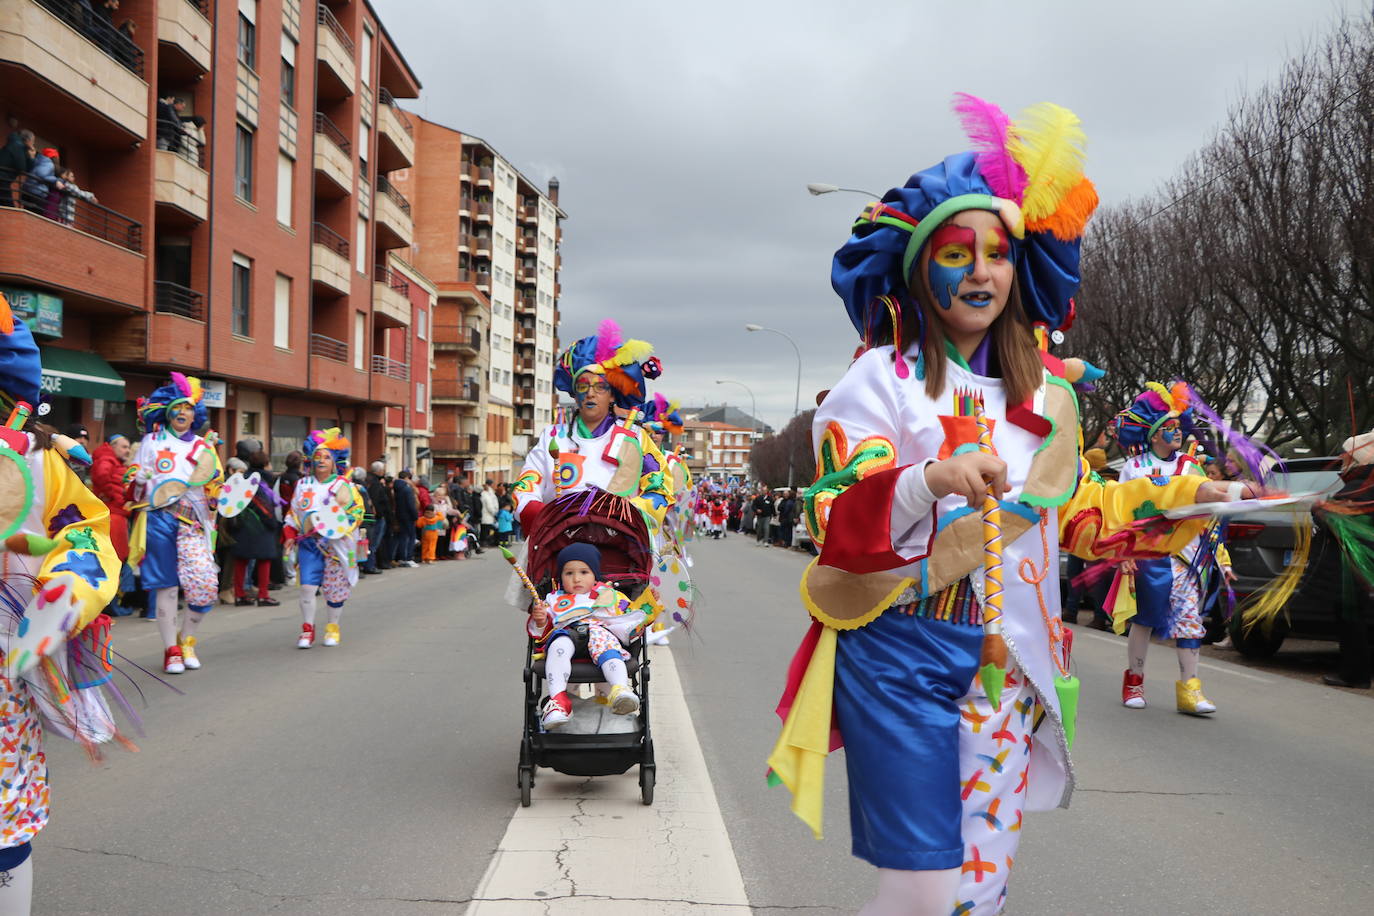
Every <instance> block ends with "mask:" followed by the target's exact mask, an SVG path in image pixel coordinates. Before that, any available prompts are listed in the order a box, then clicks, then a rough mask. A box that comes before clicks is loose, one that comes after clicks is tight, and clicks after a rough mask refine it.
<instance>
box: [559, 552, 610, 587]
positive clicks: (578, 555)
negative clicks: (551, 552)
mask: <svg viewBox="0 0 1374 916" xmlns="http://www.w3.org/2000/svg"><path fill="white" fill-rule="evenodd" d="M573 560H581V561H582V562H583V563H586V564H587V566H588V567H589V568H590V569H591V571H592V575H593V576H595V577H596V579H597V581H598V582H599V581H601V551H599V550H597V549H596V548H595V547H593V546H592V545H591V544H569V545H568V546H567V547H564V548H563V549H562V550H560V551H558V561H557V562H556V563H555V564H554V568H555V569H556V570H557V572H556V573H555V575H557V576H558V577H559V578H562V576H563V567H564V566H566V565H567V564H568V563H570V562H572V561H573Z"/></svg>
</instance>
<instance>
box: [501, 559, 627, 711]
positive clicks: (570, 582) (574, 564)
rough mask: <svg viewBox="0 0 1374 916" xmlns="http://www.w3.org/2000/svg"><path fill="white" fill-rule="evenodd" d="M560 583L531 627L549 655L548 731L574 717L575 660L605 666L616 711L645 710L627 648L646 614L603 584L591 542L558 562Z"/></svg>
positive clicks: (535, 611)
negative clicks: (629, 667) (570, 692)
mask: <svg viewBox="0 0 1374 916" xmlns="http://www.w3.org/2000/svg"><path fill="white" fill-rule="evenodd" d="M554 570H555V575H556V576H557V579H558V582H559V585H560V587H559V588H556V589H554V590H553V591H552V592H550V593H549V594H548V595H547V596H546V597H545V599H544V600H543V601H539V602H536V603H535V604H534V606H533V608H532V609H531V610H530V615H529V620H528V621H527V622H526V629H527V631H528V632H529V635H530V636H531V637H532V638H534V639H535V640H536V641H537V642H538V643H539V644H540V646H541V648H542V649H543V651H544V654H545V663H544V671H545V681H546V685H545V686H546V689H547V691H548V697H549V699H548V702H547V703H545V704H544V709H543V712H542V714H541V718H540V722H541V724H542V725H543V726H544V729H545V731H551V730H553V729H556V728H558V727H559V726H561V725H564V724H565V723H567V722H568V720H570V719H571V718H572V700H571V699H570V698H569V697H568V675H569V674H570V673H571V672H572V663H573V659H574V658H577V657H581V658H590V659H591V660H592V661H593V662H595V663H596V665H597V666H598V667H600V668H601V673H602V674H604V675H605V677H606V683H607V684H609V685H610V688H611V692H610V695H609V697H608V700H609V704H610V707H611V711H612V712H614V713H615V714H616V715H621V716H628V715H632V714H634V713H636V712H638V711H639V697H638V696H637V695H636V694H635V692H634V691H633V690H632V689H631V688H630V685H629V675H628V672H627V670H626V668H625V662H627V661H628V660H629V659H630V653H629V652H627V651H626V650H625V646H626V645H628V644H629V642H630V639H631V638H632V636H633V635H634V634H635V633H636V632H637V631H638V630H639V629H640V628H641V627H642V626H643V625H644V614H643V613H641V612H638V611H635V612H630V611H629V607H630V599H629V598H627V597H625V595H623V594H621V593H620V592H619V591H617V590H616V589H615V588H614V587H612V586H611V585H610V584H608V583H605V582H601V581H600V579H601V552H600V551H599V550H597V549H596V548H595V547H593V546H592V545H591V544H569V545H568V546H566V547H564V548H563V549H562V550H560V551H559V552H558V559H557V561H556V562H555V564H554Z"/></svg>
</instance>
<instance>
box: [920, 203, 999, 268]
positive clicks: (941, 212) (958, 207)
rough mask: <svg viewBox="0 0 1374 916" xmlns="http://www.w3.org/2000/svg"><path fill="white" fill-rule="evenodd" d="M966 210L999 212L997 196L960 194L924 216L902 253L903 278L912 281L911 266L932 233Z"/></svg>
mask: <svg viewBox="0 0 1374 916" xmlns="http://www.w3.org/2000/svg"><path fill="white" fill-rule="evenodd" d="M965 210H991V211H992V212H993V213H997V212H999V207H998V206H997V198H995V197H993V196H992V195H991V194H960V195H958V196H957V197H951V198H950V199H949V200H945V201H941V202H940V204H939V205H938V206H937V207H936V208H935V209H934V210H931V211H930V212H929V213H927V214H926V215H925V216H924V217H922V218H921V222H920V223H919V224H918V225H917V226H916V228H915V229H914V230H912V233H911V238H910V239H908V240H907V243H906V253H905V254H903V255H902V279H903V280H904V281H905V282H906V283H908V284H910V282H911V266H912V265H913V264H915V263H916V255H918V254H920V252H921V246H922V245H924V244H925V243H926V239H928V238H930V234H931V233H932V232H934V231H935V228H936V227H937V226H939V225H940V224H941V223H943V222H944V221H945V220H947V219H949V218H950V217H951V216H953V215H954V214H956V213H962V212H964V211H965Z"/></svg>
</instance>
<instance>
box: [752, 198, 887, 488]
mask: <svg viewBox="0 0 1374 916" xmlns="http://www.w3.org/2000/svg"><path fill="white" fill-rule="evenodd" d="M826 187H828V185H827V186H826ZM840 190H844V189H843V188H841V189H840ZM812 193H822V194H823V193H825V192H824V191H820V192H816V191H813V192H812ZM861 193H862V192H861ZM744 329H745V330H746V331H768V332H769V333H772V334H777V335H779V336H780V337H783V338H784V339H786V341H787V342H788V343H790V344H791V345H792V349H793V350H795V351H796V353H797V390H796V394H795V395H793V397H792V416H793V417H796V415H797V412H798V411H799V410H800V409H801V367H802V359H801V347H798V346H797V342H796V341H795V340H793V339H792V338H791V336H790V335H788V334H784V333H783V332H782V331H779V330H778V329H777V328H766V327H764V326H763V325H761V324H746V325H745V326H744ZM787 489H789V490H790V489H792V449H790V448H789V449H788V450H787Z"/></svg>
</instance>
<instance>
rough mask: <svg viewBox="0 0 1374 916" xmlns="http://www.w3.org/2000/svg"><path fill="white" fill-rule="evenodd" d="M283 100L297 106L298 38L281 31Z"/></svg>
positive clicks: (291, 105) (289, 104) (293, 106)
mask: <svg viewBox="0 0 1374 916" xmlns="http://www.w3.org/2000/svg"><path fill="white" fill-rule="evenodd" d="M281 100H282V101H283V102H285V103H286V104H287V105H288V106H290V107H291V108H295V107H296V40H295V39H294V38H292V37H291V36H290V35H288V34H286V33H285V32H282V33H281Z"/></svg>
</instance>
